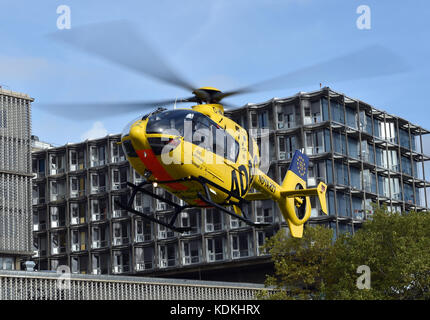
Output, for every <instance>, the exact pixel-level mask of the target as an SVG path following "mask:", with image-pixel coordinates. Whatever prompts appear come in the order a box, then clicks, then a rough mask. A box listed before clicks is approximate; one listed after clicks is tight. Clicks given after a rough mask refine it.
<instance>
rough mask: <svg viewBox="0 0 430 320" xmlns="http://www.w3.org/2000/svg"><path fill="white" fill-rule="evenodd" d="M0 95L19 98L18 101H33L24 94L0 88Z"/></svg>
mask: <svg viewBox="0 0 430 320" xmlns="http://www.w3.org/2000/svg"><path fill="white" fill-rule="evenodd" d="M0 95H5V96H10V97H14V98H20V99H26V100H30V101H31V102H33V101H34V98H32V97H30V96H29V95H28V94H26V93H21V92H16V91H12V90H7V89H4V88H1V87H0Z"/></svg>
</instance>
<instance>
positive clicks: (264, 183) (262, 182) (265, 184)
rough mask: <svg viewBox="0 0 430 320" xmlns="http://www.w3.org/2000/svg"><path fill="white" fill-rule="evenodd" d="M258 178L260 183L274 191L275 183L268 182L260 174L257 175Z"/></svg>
mask: <svg viewBox="0 0 430 320" xmlns="http://www.w3.org/2000/svg"><path fill="white" fill-rule="evenodd" d="M258 180H259V182H260V184H261V185H262V186H263V187H265V188H267V189H268V190H269V191H270V192H271V193H275V190H276V187H275V185H274V184H273V183H272V182H270V181H269V180H267V179H266V178H265V177H264V176H262V175H259V176H258Z"/></svg>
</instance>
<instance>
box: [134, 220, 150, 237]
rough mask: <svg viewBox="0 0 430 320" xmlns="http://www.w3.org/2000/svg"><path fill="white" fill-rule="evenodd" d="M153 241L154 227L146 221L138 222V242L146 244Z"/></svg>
mask: <svg viewBox="0 0 430 320" xmlns="http://www.w3.org/2000/svg"><path fill="white" fill-rule="evenodd" d="M151 239H152V225H151V222H149V221H146V220H141V219H138V220H136V239H135V241H136V242H144V241H149V240H151Z"/></svg>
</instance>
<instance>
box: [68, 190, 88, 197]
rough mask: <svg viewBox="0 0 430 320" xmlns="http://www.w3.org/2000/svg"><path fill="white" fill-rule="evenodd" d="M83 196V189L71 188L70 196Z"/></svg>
mask: <svg viewBox="0 0 430 320" xmlns="http://www.w3.org/2000/svg"><path fill="white" fill-rule="evenodd" d="M83 196H85V190H71V191H70V198H79V197H83Z"/></svg>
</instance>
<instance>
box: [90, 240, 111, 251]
mask: <svg viewBox="0 0 430 320" xmlns="http://www.w3.org/2000/svg"><path fill="white" fill-rule="evenodd" d="M108 246H109V240H93V242H92V243H91V249H101V248H107V247H108Z"/></svg>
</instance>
